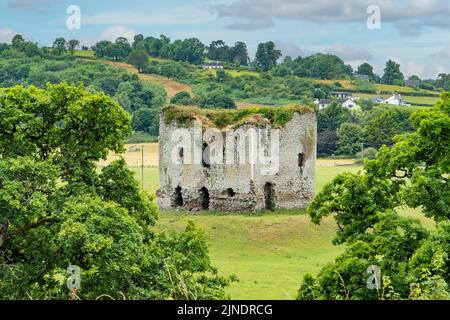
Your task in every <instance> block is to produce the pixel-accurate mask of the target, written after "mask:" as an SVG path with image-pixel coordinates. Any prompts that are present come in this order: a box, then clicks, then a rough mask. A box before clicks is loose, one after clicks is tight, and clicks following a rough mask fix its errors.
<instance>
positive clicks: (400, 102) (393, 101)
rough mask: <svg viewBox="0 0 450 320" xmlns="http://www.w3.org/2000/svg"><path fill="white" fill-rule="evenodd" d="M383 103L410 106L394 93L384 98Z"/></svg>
mask: <svg viewBox="0 0 450 320" xmlns="http://www.w3.org/2000/svg"><path fill="white" fill-rule="evenodd" d="M384 103H385V104H392V105H394V106H410V104H407V103H406V102H405V100H403V99H402V96H401V95H399V94H394V95H393V96H391V97H389V98H387V99H386V100H384Z"/></svg>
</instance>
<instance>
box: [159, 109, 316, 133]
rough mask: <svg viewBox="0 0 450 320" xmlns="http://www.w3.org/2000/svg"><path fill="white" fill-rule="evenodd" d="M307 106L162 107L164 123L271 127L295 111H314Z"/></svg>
mask: <svg viewBox="0 0 450 320" xmlns="http://www.w3.org/2000/svg"><path fill="white" fill-rule="evenodd" d="M314 112H315V111H314V109H312V108H310V107H307V106H300V105H289V106H286V107H263V108H262V107H254V108H245V109H237V110H235V109H201V108H199V107H194V106H174V105H171V106H167V107H165V108H164V109H163V116H164V122H165V123H166V125H169V124H172V123H177V124H178V125H179V126H182V127H190V126H192V125H193V123H194V121H195V120H198V121H200V122H202V124H203V126H210V127H215V128H219V129H225V128H238V127H241V126H243V125H245V124H253V125H256V126H261V127H264V126H266V125H271V126H272V127H273V128H281V127H284V126H285V125H286V124H287V123H288V122H289V121H291V120H292V117H293V116H294V114H295V113H299V114H305V113H314Z"/></svg>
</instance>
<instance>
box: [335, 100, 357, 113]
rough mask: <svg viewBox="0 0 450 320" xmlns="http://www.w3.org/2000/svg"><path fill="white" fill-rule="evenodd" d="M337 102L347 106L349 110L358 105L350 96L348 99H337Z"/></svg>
mask: <svg viewBox="0 0 450 320" xmlns="http://www.w3.org/2000/svg"><path fill="white" fill-rule="evenodd" d="M338 102H339V104H340V105H341V106H343V107H344V108H347V109H349V110H353V109H355V108H356V107H358V105H357V104H356V102H355V100H354V99H352V98H349V99H340V100H338Z"/></svg>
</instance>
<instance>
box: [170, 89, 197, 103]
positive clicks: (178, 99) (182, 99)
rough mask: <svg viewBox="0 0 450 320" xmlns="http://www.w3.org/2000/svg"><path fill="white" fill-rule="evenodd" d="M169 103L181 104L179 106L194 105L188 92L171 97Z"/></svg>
mask: <svg viewBox="0 0 450 320" xmlns="http://www.w3.org/2000/svg"><path fill="white" fill-rule="evenodd" d="M170 103H172V104H181V105H192V104H194V103H193V99H192V97H191V95H190V94H189V92H186V91H181V92H178V93H177V94H176V95H174V96H173V97H172V99H170Z"/></svg>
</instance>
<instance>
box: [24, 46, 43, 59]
mask: <svg viewBox="0 0 450 320" xmlns="http://www.w3.org/2000/svg"><path fill="white" fill-rule="evenodd" d="M23 53H25V55H26V56H27V57H29V58H31V57H36V56H40V55H41V49H39V47H38V45H37V44H36V43H33V42H27V43H25V45H24V46H23Z"/></svg>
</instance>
